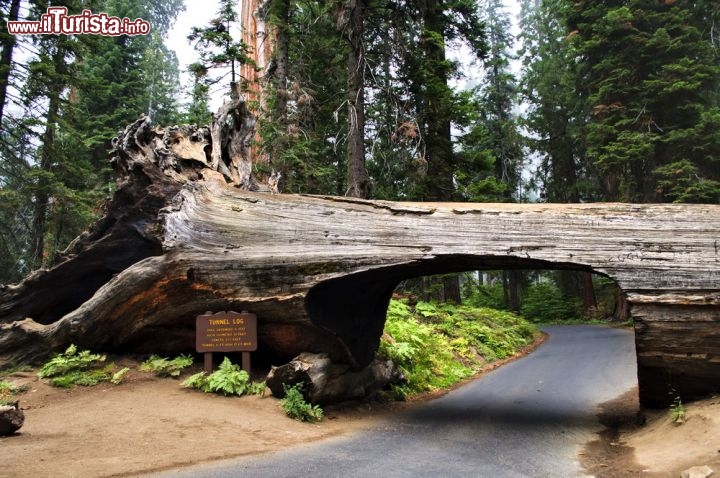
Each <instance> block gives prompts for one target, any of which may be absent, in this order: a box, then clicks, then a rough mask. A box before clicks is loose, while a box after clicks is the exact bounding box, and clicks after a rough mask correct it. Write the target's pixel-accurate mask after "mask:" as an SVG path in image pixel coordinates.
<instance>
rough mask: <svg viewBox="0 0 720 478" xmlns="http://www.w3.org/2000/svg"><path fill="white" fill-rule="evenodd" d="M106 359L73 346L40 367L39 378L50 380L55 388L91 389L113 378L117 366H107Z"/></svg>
mask: <svg viewBox="0 0 720 478" xmlns="http://www.w3.org/2000/svg"><path fill="white" fill-rule="evenodd" d="M105 359H106V358H105V356H104V355H100V354H93V353H91V352H90V351H88V350H82V351H78V349H77V347H76V346H75V345H71V346H70V347H68V348H67V350H65V352H63V353H61V354H57V355H55V356H54V357H52V358H51V359H50V360H49V361H48V362H47V363H45V364H44V365H43V366H42V367H40V371H39V372H38V376H39V377H40V378H49V379H50V380H49V383H50V385H52V386H53V387H62V388H70V387H73V386H75V385H81V386H85V387H90V386H93V385H97V384H98V383H100V382H107V381H109V380H110V379H111V378H112V377H113V371H114V369H115V365H114V364H109V365H105V364H104V362H105Z"/></svg>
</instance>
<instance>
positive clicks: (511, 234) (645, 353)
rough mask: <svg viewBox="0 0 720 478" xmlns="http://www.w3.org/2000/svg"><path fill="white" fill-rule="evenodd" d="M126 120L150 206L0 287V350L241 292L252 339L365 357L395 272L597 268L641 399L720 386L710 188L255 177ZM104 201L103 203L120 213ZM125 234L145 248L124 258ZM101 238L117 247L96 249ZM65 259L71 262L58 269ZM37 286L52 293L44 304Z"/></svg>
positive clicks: (145, 331) (112, 335) (128, 145)
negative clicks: (386, 185)
mask: <svg viewBox="0 0 720 478" xmlns="http://www.w3.org/2000/svg"><path fill="white" fill-rule="evenodd" d="M134 126H136V129H135V130H132V129H131V128H132V127H130V128H128V130H126V132H125V136H123V137H121V138H120V140H119V141H118V144H120V145H122V147H121V148H119V153H118V158H117V160H116V161H117V162H119V163H120V164H121V166H120V167H119V169H120V170H121V171H124V172H125V174H126V175H127V178H126V179H125V181H124V183H123V184H122V185H121V187H120V188H119V190H118V194H119V195H120V196H122V195H125V196H126V197H130V198H133V200H134V201H135V203H137V204H143V202H142V201H143V200H144V201H147V197H148V195H149V194H150V192H152V191H156V192H158V193H157V194H158V195H161V194H160V192H163V191H164V192H166V193H167V196H166V198H165V202H164V203H162V201H160V200H159V199H158V198H155V201H154V202H153V204H154V205H155V206H157V209H158V211H156V212H157V214H156V217H154V218H151V217H150V216H152V214H151V213H150V212H148V211H146V212H145V213H144V214H142V215H136V216H132V211H133V208H134V207H135V205H134V204H135V203H133V202H132V201H128V200H126V201H125V202H124V203H122V207H125V208H126V209H127V211H126V212H125V215H124V216H123V217H136V218H137V219H136V221H135V222H132V221H131V222H130V224H124V225H123V228H124V229H123V230H125V229H127V228H130V229H131V230H133V231H136V233H135V234H136V235H137V238H135V237H134V238H133V240H132V241H131V240H129V239H127V237H125V236H127V233H125V236H123V237H125V239H124V240H123V241H122V242H120V243H119V244H118V245H120V246H122V247H124V249H121V250H117V251H115V250H108V249H102V254H103V256H102V257H101V258H100V259H98V260H97V261H96V262H97V263H88V259H87V257H86V256H88V254H91V251H93V250H94V249H93V247H96V245H97V244H98V243H100V242H101V241H106V242H107V241H111V240H112V239H113V238H114V237H115V236H114V235H113V234H115V235H118V234H122V233H123V232H122V231H120V230H117V231H114V232H113V231H110V230H109V229H108V228H105V229H103V230H104V231H106V232H105V235H99V234H98V233H94V235H93V233H91V235H90V236H91V239H92V240H90V239H88V238H86V239H84V241H85V242H83V241H80V245H76V246H75V249H73V250H72V251H70V252H68V253H67V258H66V261H65V262H64V263H62V264H60V265H59V266H58V267H57V268H55V269H53V270H50V271H47V272H41V273H38V274H36V275H35V276H33V277H32V278H30V279H28V281H26V282H25V283H23V284H20V285H18V286H6V287H4V289H1V290H0V327H1V328H0V360H1V361H3V362H5V363H8V362H12V361H25V360H29V359H34V358H37V357H39V356H42V355H43V354H46V353H47V351H48V350H49V349H57V348H61V347H64V346H65V345H67V344H68V343H69V342H75V343H78V344H80V345H83V346H88V347H93V348H96V349H99V348H104V349H122V350H125V349H134V350H138V351H148V352H150V351H152V352H167V353H171V352H175V351H179V350H187V349H191V348H192V344H193V343H194V329H193V324H194V317H195V316H197V315H198V314H201V313H203V312H205V311H207V310H248V311H251V312H253V313H256V314H257V315H258V319H259V324H258V332H259V344H260V349H261V350H264V351H269V352H272V353H273V354H274V355H276V356H279V357H282V358H285V359H290V358H292V357H294V356H295V355H297V354H299V353H301V352H326V353H328V354H329V355H330V356H331V357H332V359H333V360H334V361H340V362H342V361H344V362H347V363H350V364H352V365H353V366H356V367H362V366H365V365H367V364H368V363H369V362H370V361H371V360H372V358H373V355H374V352H375V350H376V349H377V346H378V343H379V338H380V335H381V332H382V328H383V323H384V318H385V312H386V309H387V304H388V301H389V299H390V296H391V293H392V291H393V289H394V288H395V286H396V285H397V284H398V283H399V282H400V281H401V280H403V279H406V278H409V277H413V276H419V275H426V274H431V273H442V272H452V271H461V270H476V269H500V268H543V267H547V268H556V269H557V268H568V269H579V270H592V271H595V272H599V273H603V274H606V275H608V276H610V277H612V278H613V279H615V280H616V281H617V282H618V284H619V286H620V287H621V288H622V289H623V291H624V292H625V293H626V294H627V296H628V299H629V301H630V304H631V312H632V314H633V315H634V317H635V319H636V336H637V350H638V367H639V373H638V374H639V379H640V388H641V395H642V399H643V401H644V402H646V403H661V402H665V401H667V400H668V399H672V398H673V397H670V396H669V394H670V393H675V394H681V395H684V396H685V397H688V398H692V397H696V396H700V395H702V394H705V393H709V392H712V391H714V390H717V389H718V388H720V349H719V348H718V347H717V346H716V345H718V343H717V341H718V340H719V336H720V329H718V322H720V252H719V251H718V249H719V247H720V245H719V244H718V242H719V241H720V206H717V205H632V204H597V203H596V204H466V203H462V204H450V203H439V204H430V203H394V202H385V201H364V200H354V199H348V198H338V197H308V196H296V195H271V194H262V193H253V192H248V191H242V190H240V189H238V188H235V187H232V186H231V185H227V184H226V179H225V178H224V177H223V175H222V174H220V173H219V172H216V171H214V170H211V169H209V168H208V167H207V166H208V164H209V161H208V162H202V161H196V160H192V159H184V160H181V159H179V158H177V157H173V154H174V153H173V150H172V145H171V144H168V140H167V139H164V138H165V137H166V136H167V135H166V134H165V135H164V136H163V134H164V133H163V134H161V133H160V132H155V133H153V132H150V131H144V132H143V133H142V134H138V132H137V131H139V129H138V128H137V124H136V125H134ZM198 141H205V142H207V138H205V137H200V138H199V139H198ZM178 144H179V145H180V144H182V147H183V150H193V148H192V147H190V146H188V145H187V144H183V143H182V142H178ZM178 147H179V146H178ZM158 150H162V151H164V153H163V154H164V156H162V157H163V158H165V159H163V160H162V161H159V160H158V158H159V157H161V155H159V154H158V153H157V151H158ZM163 161H164V162H163ZM139 178H140V179H139ZM141 179H142V180H141ZM158 185H162V187H160V186H158ZM143 188H145V189H143ZM146 191H147V192H146ZM153 197H155V196H153ZM117 207H119V206H116V207H111V208H110V211H109V214H110V215H111V214H116V215H117V214H118V210H117ZM108 231H109V232H108ZM138 238H139V239H138ZM133 241H134V242H133ZM134 244H145V245H146V248H147V250H144V251H143V253H142V254H140V256H141V258H140V259H137V261H135V262H134V263H132V260H130V259H128V257H129V256H132V255H133V252H134V249H132V248H134V247H136V246H135V245H134ZM151 246H152V247H151ZM153 247H155V249H154V248H153ZM128 248H131V250H127V249H128ZM89 251H90V252H89ZM116 255H117V257H122V258H124V259H123V261H121V262H120V263H118V265H117V267H115V268H114V269H113V268H112V267H107V264H108V263H113V261H115V259H116ZM91 257H95V256H92V255H91ZM133 258H137V255H135V256H133ZM131 263H132V264H131ZM63 268H65V269H67V270H69V271H73V272H72V273H63V274H59V273H58V270H63ZM97 270H102V271H104V274H105V275H104V276H102V281H101V282H102V283H101V284H97V287H96V288H93V287H91V286H88V285H86V284H85V285H84V286H83V287H82V288H81V290H80V292H79V293H75V294H73V287H74V284H77V283H78V281H79V280H80V278H79V276H78V274H79V272H78V271H81V272H83V274H81V275H80V276H81V277H85V278H86V279H85V280H86V281H87V280H88V279H87V278H88V277H94V275H93V274H95V272H96V271H97ZM58 277H59V278H61V280H63V281H64V282H63V283H57V280H58ZM33 284H35V286H33ZM37 284H42V285H43V286H42V287H40V288H37ZM53 284H55V285H57V286H58V287H61V291H62V294H60V295H58V294H57V292H56V289H53V287H52V285H53ZM83 284H84V283H83ZM33 287H35V288H33ZM33 291H34V292H33ZM28 297H31V298H34V299H33V300H35V301H37V302H33V300H28ZM48 297H52V300H50V299H48ZM48 302H49V303H51V304H53V307H46V306H43V305H42V304H45V305H46V304H47V303H48ZM38 303H39V304H41V305H40V306H38Z"/></svg>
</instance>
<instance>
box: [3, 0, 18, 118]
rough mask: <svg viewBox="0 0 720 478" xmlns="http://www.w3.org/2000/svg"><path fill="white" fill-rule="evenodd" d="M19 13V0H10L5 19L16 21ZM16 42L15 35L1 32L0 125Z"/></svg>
mask: <svg viewBox="0 0 720 478" xmlns="http://www.w3.org/2000/svg"><path fill="white" fill-rule="evenodd" d="M19 13H20V0H12V2H10V10H9V12H8V16H7V19H6V21H8V22H14V21H17V19H18V14H19ZM16 43H17V39H16V37H15V35H10V34H8V33H5V34H3V35H2V38H1V39H0V45H2V56H0V125H2V120H3V117H4V116H3V114H4V111H5V103H6V101H7V88H8V83H9V81H10V72H11V71H12V55H13V50H14V49H15V44H16ZM0 127H1V126H0Z"/></svg>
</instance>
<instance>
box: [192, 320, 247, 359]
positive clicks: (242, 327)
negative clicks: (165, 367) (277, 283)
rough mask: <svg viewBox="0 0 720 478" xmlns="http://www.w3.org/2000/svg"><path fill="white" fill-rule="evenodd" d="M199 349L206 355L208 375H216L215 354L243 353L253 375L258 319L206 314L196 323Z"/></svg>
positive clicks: (196, 339) (197, 348)
mask: <svg viewBox="0 0 720 478" xmlns="http://www.w3.org/2000/svg"><path fill="white" fill-rule="evenodd" d="M195 349H196V350H197V351H198V352H204V353H205V371H206V372H208V373H211V372H212V353H213V352H242V353H243V354H242V361H243V369H244V370H245V371H247V372H248V373H249V372H250V352H254V351H255V350H257V316H256V315H255V314H250V313H248V312H244V311H243V312H242V313H237V312H232V311H230V312H217V313H215V314H213V313H212V312H205V313H204V314H203V315H198V316H197V317H196V319H195Z"/></svg>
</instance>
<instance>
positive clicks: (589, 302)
mask: <svg viewBox="0 0 720 478" xmlns="http://www.w3.org/2000/svg"><path fill="white" fill-rule="evenodd" d="M582 275H583V287H582V290H583V293H582V303H583V311H584V312H585V314H586V315H587V314H588V313H590V312H591V311H592V310H593V309H594V308H595V307H597V299H596V298H595V287H594V286H593V278H592V273H591V272H587V271H585V272H583V273H582Z"/></svg>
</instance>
